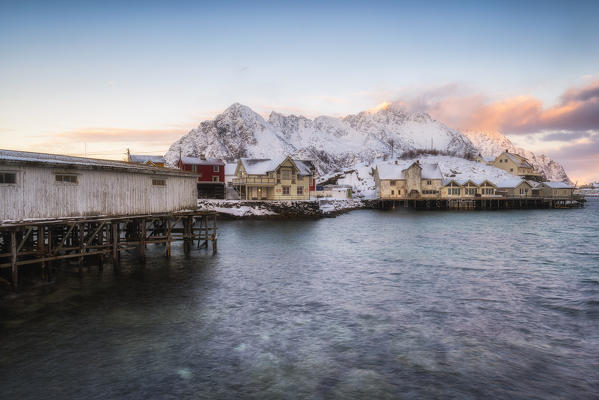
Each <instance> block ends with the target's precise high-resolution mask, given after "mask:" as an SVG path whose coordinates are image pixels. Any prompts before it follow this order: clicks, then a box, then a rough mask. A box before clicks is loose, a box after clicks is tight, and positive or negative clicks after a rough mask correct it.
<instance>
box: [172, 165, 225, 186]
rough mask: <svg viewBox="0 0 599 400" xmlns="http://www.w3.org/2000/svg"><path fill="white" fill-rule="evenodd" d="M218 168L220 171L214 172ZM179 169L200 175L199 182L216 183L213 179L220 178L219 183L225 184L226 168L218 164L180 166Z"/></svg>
mask: <svg viewBox="0 0 599 400" xmlns="http://www.w3.org/2000/svg"><path fill="white" fill-rule="evenodd" d="M215 166H216V167H218V171H216V172H215V171H214V167H215ZM179 169H181V170H183V171H188V172H193V173H195V174H197V175H198V182H214V180H213V178H215V177H216V178H218V182H225V166H224V165H217V164H214V165H212V164H209V165H191V164H183V163H181V164H180V165H179Z"/></svg>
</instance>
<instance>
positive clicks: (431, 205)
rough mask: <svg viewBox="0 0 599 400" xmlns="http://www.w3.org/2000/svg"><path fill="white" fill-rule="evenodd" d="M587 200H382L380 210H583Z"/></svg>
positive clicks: (558, 198)
mask: <svg viewBox="0 0 599 400" xmlns="http://www.w3.org/2000/svg"><path fill="white" fill-rule="evenodd" d="M585 201H586V200H585V199H584V197H582V196H573V197H550V198H549V197H532V196H531V197H456V198H422V197H420V198H409V199H397V200H395V199H393V200H388V199H381V200H379V208H384V209H388V208H400V207H401V208H408V207H409V208H414V209H421V210H452V209H455V210H515V209H547V208H581V207H584V203H585Z"/></svg>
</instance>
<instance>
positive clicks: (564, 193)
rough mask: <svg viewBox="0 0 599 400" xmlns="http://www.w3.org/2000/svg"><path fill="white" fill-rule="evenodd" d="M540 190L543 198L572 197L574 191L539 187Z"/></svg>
mask: <svg viewBox="0 0 599 400" xmlns="http://www.w3.org/2000/svg"><path fill="white" fill-rule="evenodd" d="M538 189H539V193H540V195H541V196H543V197H571V196H572V192H573V190H574V189H568V188H559V189H553V188H550V187H538Z"/></svg>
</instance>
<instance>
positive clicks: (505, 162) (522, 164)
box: [491, 150, 542, 181]
mask: <svg viewBox="0 0 599 400" xmlns="http://www.w3.org/2000/svg"><path fill="white" fill-rule="evenodd" d="M491 165H492V166H494V167H497V168H500V169H502V170H504V171H507V172H509V173H510V174H512V175H517V176H520V177H522V178H524V179H532V180H535V181H538V180H540V179H542V174H540V173H539V172H537V171H535V169H534V167H533V166H532V164H531V163H530V162H529V161H528V159H526V157H523V156H521V155H518V154H515V153H510V152H509V151H507V150H506V151H504V152H503V153H501V154H500V155H498V156H497V157H496V158H495V160H494V161H493V162H492V163H491Z"/></svg>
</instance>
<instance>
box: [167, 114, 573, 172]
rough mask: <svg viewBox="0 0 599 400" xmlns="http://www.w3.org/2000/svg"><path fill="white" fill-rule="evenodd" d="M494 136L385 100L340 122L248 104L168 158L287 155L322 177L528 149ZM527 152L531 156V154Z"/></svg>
mask: <svg viewBox="0 0 599 400" xmlns="http://www.w3.org/2000/svg"><path fill="white" fill-rule="evenodd" d="M495 136H496V137H495V140H493V138H492V137H491V136H488V135H484V134H482V133H481V134H475V133H472V132H470V133H468V134H466V133H463V132H459V131H457V130H455V129H452V128H450V127H448V126H446V125H445V124H443V123H442V122H440V121H437V120H435V119H433V118H431V116H430V115H428V114H426V113H423V112H408V111H406V110H405V109H404V108H402V107H401V106H399V105H396V104H389V103H387V104H385V106H383V107H379V108H377V109H373V110H367V111H362V112H359V113H357V114H350V115H347V116H345V117H341V118H336V117H331V116H326V115H321V116H318V117H315V118H313V119H310V118H307V117H304V116H302V115H294V114H291V115H284V114H281V113H278V112H276V111H272V112H271V113H270V114H269V116H268V119H264V118H263V117H262V116H261V115H259V114H258V113H256V112H255V111H253V110H252V109H251V108H250V107H248V106H245V105H243V104H240V103H234V104H232V105H231V106H229V107H228V108H227V109H225V110H224V111H223V112H222V113H221V114H218V115H217V116H216V117H215V118H214V119H212V120H206V121H202V122H201V123H200V124H199V126H198V127H197V128H194V129H192V130H191V131H190V132H189V133H187V134H186V135H184V136H182V137H181V138H180V139H179V140H177V141H176V142H174V143H173V144H172V145H171V146H170V148H169V150H168V152H167V153H166V154H165V159H166V161H167V164H168V165H170V166H173V165H175V164H176V162H177V160H178V157H179V154H181V155H183V156H191V157H198V156H200V155H204V156H206V157H215V158H223V159H225V160H229V161H231V160H234V159H238V158H241V157H252V158H274V157H278V156H280V155H281V154H286V155H291V156H293V157H297V158H303V159H311V160H313V161H314V164H315V166H316V167H317V169H318V172H319V173H321V174H325V173H329V172H331V171H334V170H338V169H340V168H347V167H351V166H352V165H355V164H357V163H359V162H367V163H368V162H373V161H374V160H375V159H379V158H388V157H391V156H398V155H401V154H402V153H404V152H410V151H424V152H426V151H431V150H433V151H434V152H438V153H442V154H448V155H454V156H458V157H467V158H471V157H473V156H475V155H477V154H479V153H481V154H483V155H487V154H489V153H490V152H492V151H494V150H496V149H498V148H500V147H501V148H502V150H501V151H503V150H505V149H506V148H507V149H510V150H513V151H514V152H518V154H520V151H521V152H526V150H524V149H517V148H515V147H514V146H513V144H512V143H511V142H509V139H507V138H506V137H505V136H503V135H501V134H500V133H497V134H496V135H495ZM504 139H505V140H504ZM498 153H499V152H498ZM498 153H497V154H498ZM531 154H532V158H531V157H528V155H531ZM495 155H496V154H495ZM523 155H524V156H525V157H527V158H529V159H531V161H532V162H533V164H535V163H536V164H535V165H537V164H538V165H542V166H543V167H544V168H545V169H547V171H548V172H550V174H553V175H555V174H557V173H558V172H560V171H561V172H563V175H564V176H565V179H567V175H565V172H564V171H563V167H561V165H559V164H557V163H555V161H553V160H550V159H549V158H548V157H545V156H540V157H537V156H536V155H534V154H533V153H530V152H526V154H523ZM552 163H554V164H552ZM558 166H559V167H558ZM550 167H551V168H553V169H551V168H550ZM560 168H561V170H560ZM545 169H542V170H543V172H545ZM560 180H561V179H560Z"/></svg>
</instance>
